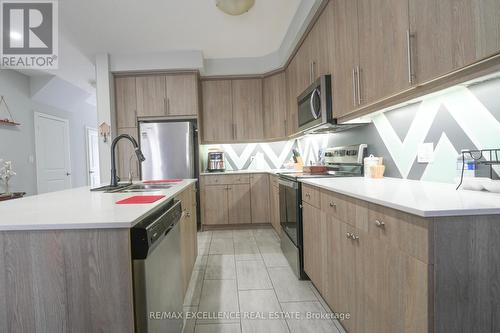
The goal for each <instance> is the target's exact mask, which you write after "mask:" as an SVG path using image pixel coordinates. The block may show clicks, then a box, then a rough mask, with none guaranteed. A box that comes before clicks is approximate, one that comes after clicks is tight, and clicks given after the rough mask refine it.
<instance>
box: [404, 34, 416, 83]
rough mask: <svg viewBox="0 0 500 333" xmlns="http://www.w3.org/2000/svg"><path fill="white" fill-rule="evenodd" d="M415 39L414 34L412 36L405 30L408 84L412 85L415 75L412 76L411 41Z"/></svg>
mask: <svg viewBox="0 0 500 333" xmlns="http://www.w3.org/2000/svg"><path fill="white" fill-rule="evenodd" d="M413 37H415V34H412V33H411V32H410V30H406V48H407V56H408V83H410V84H413V79H414V77H415V75H414V74H413V54H412V47H411V39H412V38H413Z"/></svg>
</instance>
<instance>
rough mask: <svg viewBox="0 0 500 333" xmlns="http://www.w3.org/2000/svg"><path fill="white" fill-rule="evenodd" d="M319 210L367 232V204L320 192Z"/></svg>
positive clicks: (346, 197) (333, 193) (335, 194)
mask: <svg viewBox="0 0 500 333" xmlns="http://www.w3.org/2000/svg"><path fill="white" fill-rule="evenodd" d="M320 197H321V210H322V211H323V212H325V213H326V214H327V215H330V216H333V217H335V218H337V219H339V220H340V221H342V222H345V223H347V224H349V225H351V226H353V227H356V228H358V229H359V230H361V231H364V232H367V231H368V204H367V203H366V202H364V201H361V200H358V199H355V198H351V197H348V196H345V195H342V194H338V193H335V192H330V191H324V190H322V191H321V194H320Z"/></svg>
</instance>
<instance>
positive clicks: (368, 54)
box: [346, 0, 411, 104]
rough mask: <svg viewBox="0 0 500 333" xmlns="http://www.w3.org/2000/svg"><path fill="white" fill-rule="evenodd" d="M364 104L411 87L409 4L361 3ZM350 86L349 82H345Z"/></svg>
mask: <svg viewBox="0 0 500 333" xmlns="http://www.w3.org/2000/svg"><path fill="white" fill-rule="evenodd" d="M357 3H358V27H359V56H360V72H359V73H358V75H359V77H360V84H359V85H358V94H359V96H360V100H361V104H365V103H371V102H374V101H377V100H380V99H383V98H385V97H388V96H390V95H393V94H395V93H398V92H400V91H403V90H405V89H407V88H409V87H410V86H411V82H410V81H411V78H410V75H409V68H410V64H409V63H408V40H407V33H408V29H409V21H408V1H401V0H358V1H357ZM346 82H350V81H346Z"/></svg>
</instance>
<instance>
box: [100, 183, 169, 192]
mask: <svg viewBox="0 0 500 333" xmlns="http://www.w3.org/2000/svg"><path fill="white" fill-rule="evenodd" d="M172 186H175V185H172V184H130V183H129V184H120V185H118V186H116V187H113V186H109V185H106V186H102V187H99V188H95V189H91V191H103V192H106V193H136V192H154V191H160V190H166V189H168V188H171V187H172Z"/></svg>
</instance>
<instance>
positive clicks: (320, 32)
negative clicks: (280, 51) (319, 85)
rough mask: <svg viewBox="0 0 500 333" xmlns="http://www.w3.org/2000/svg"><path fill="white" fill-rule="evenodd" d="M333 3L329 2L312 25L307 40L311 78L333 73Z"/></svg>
mask: <svg viewBox="0 0 500 333" xmlns="http://www.w3.org/2000/svg"><path fill="white" fill-rule="evenodd" d="M333 25H334V2H333V1H329V2H328V3H327V5H326V7H325V9H324V10H323V12H322V13H321V15H320V16H319V17H318V20H317V21H316V23H315V24H314V26H313V28H312V29H311V32H310V33H309V36H310V37H309V36H308V38H310V39H311V49H312V51H311V53H310V55H311V62H312V68H311V72H312V75H311V76H312V78H313V80H316V79H317V78H318V77H319V76H321V75H327V74H332V73H333V51H334V47H333V38H332V32H333V31H334V27H333Z"/></svg>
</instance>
